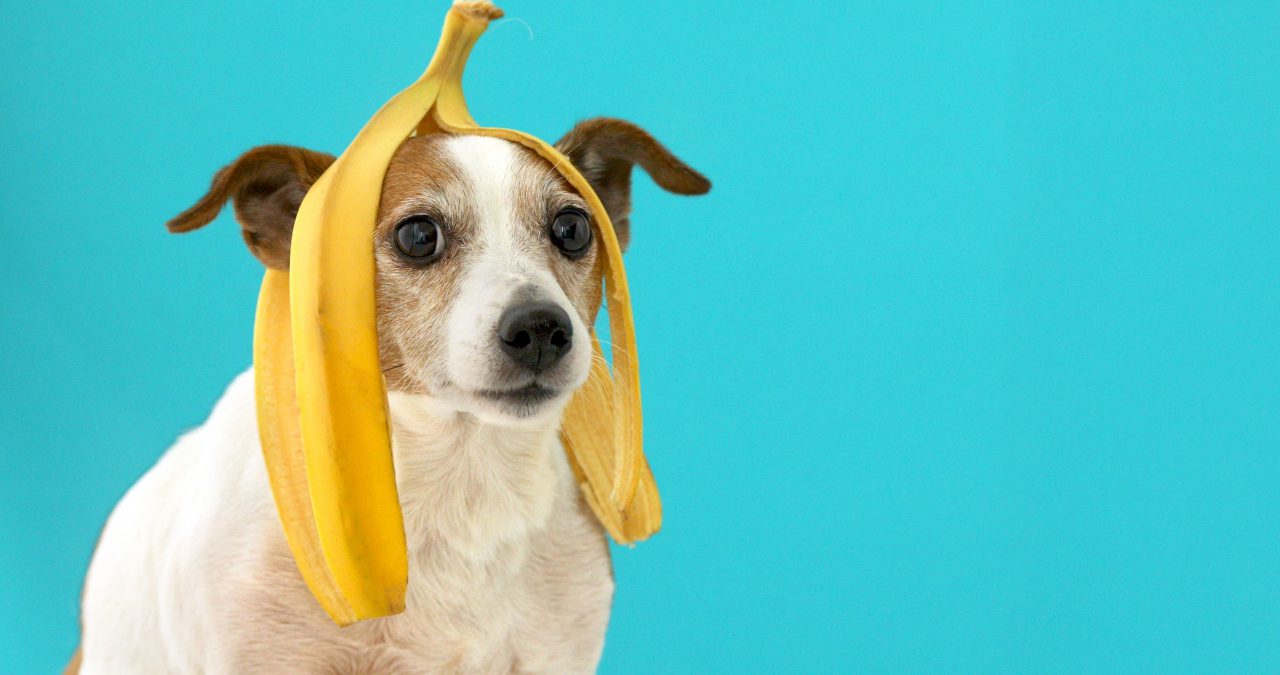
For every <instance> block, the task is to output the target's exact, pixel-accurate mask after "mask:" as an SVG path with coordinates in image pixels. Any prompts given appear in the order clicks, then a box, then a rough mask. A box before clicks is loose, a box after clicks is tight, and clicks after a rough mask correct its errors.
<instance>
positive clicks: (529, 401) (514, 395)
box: [476, 382, 560, 406]
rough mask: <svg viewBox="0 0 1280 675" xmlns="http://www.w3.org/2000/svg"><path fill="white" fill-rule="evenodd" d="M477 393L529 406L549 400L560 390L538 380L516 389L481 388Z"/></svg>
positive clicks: (495, 399)
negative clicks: (546, 385)
mask: <svg viewBox="0 0 1280 675" xmlns="http://www.w3.org/2000/svg"><path fill="white" fill-rule="evenodd" d="M476 394H478V395H480V396H481V397H482V398H487V399H489V400H490V401H499V402H502V403H514V404H516V405H521V406H528V405H536V404H538V403H543V402H545V401H549V400H551V399H553V398H555V397H556V396H558V395H559V394H560V391H559V390H558V389H552V388H550V387H545V386H543V385H541V384H538V383H537V382H530V383H529V384H526V385H525V386H523V387H516V388H514V389H480V390H478V391H476Z"/></svg>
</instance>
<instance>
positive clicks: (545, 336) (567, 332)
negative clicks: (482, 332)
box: [498, 302, 573, 373]
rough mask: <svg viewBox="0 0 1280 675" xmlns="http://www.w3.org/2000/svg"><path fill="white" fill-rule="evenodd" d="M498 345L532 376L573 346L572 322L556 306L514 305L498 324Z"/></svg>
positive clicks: (539, 304)
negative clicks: (530, 371) (532, 373)
mask: <svg viewBox="0 0 1280 675" xmlns="http://www.w3.org/2000/svg"><path fill="white" fill-rule="evenodd" d="M498 342H499V343H501V345H502V350H503V351H505V352H506V353H507V355H508V356H510V357H511V358H512V359H514V360H515V361H516V362H517V363H519V364H521V365H523V366H524V367H526V368H528V369H529V370H532V371H533V372H535V373H538V372H542V371H543V370H546V369H547V368H549V367H551V366H552V365H553V364H554V363H555V362H557V361H559V360H560V359H561V358H562V357H563V356H564V355H565V354H568V353H569V350H570V349H571V348H572V347H573V323H572V322H571V321H570V320H569V315H568V314H566V313H565V311H564V310H563V309H560V306H559V305H555V304H552V303H549V302H537V303H529V304H523V305H516V306H515V307H512V308H510V309H508V310H507V311H506V312H504V313H503V315H502V318H501V319H500V320H499V321H498Z"/></svg>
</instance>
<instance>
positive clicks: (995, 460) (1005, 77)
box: [0, 0, 1280, 673]
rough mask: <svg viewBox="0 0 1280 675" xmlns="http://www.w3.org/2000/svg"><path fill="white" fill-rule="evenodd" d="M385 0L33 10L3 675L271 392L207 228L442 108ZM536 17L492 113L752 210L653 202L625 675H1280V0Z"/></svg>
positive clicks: (436, 10)
mask: <svg viewBox="0 0 1280 675" xmlns="http://www.w3.org/2000/svg"><path fill="white" fill-rule="evenodd" d="M375 4H376V9H375V8H374V5H372V4H370V3H351V2H317V1H314V0H313V1H308V2H260V1H257V0H255V1H247V0H222V1H220V2H190V3H174V4H172V5H165V4H162V3H151V2H147V3H142V2H78V3H68V2H58V1H48V2H38V3H37V2H17V1H16V0H3V3H2V5H0V6H2V7H3V10H2V13H3V15H2V16H0V59H2V60H0V83H2V87H0V244H2V246H0V459H2V462H3V463H2V464H0V467H2V468H0V519H2V520H0V541H3V542H4V544H3V545H2V546H0V671H2V672H5V673H41V672H43V673H50V672H54V671H55V670H56V669H57V668H59V667H60V666H61V664H62V663H63V662H64V660H65V659H66V658H67V657H68V656H69V655H70V654H71V652H72V650H73V649H74V646H75V644H76V640H77V625H76V621H77V598H78V595H79V592H80V584H81V579H82V576H83V573H84V570H85V566H86V564H87V562H88V559H89V555H90V552H91V551H92V549H93V545H94V541H95V539H96V537H97V535H98V531H99V529H100V528H101V526H102V524H103V521H104V519H105V518H106V517H107V515H108V513H109V512H110V509H111V507H112V505H113V504H114V503H115V502H116V501H117V500H118V499H119V498H120V496H121V495H122V494H123V492H124V491H125V490H126V489H127V488H128V487H129V485H130V484H132V482H133V481H134V480H136V479H137V478H138V476H139V475H141V474H142V473H143V472H144V471H146V470H147V468H148V467H149V466H151V465H152V464H153V463H154V462H155V461H156V459H157V457H159V456H160V454H161V453H162V452H163V451H164V449H165V448H166V447H167V446H168V445H169V443H170V442H171V441H172V440H173V439H174V437H175V436H176V435H177V434H179V433H181V432H182V431H183V430H185V429H189V428H191V427H192V426H194V425H197V424H199V423H200V422H201V421H202V420H203V418H204V417H205V415H206V414H207V413H208V411H209V409H210V406H211V405H212V404H213V402H214V401H215V400H216V399H217V398H218V397H219V395H220V394H221V393H222V390H223V388H224V387H225V386H226V384H227V383H228V382H229V381H230V379H231V378H232V377H233V376H234V375H235V374H236V373H238V372H240V371H241V370H243V369H244V368H245V367H247V366H248V365H249V361H250V335H251V324H252V319H253V307H254V301H255V294H256V290H257V285H258V282H259V279H260V268H259V265H258V264H257V262H256V261H255V260H254V259H253V258H252V257H251V256H250V255H249V254H248V253H247V252H246V250H245V249H244V245H243V243H242V242H241V241H240V238H239V236H238V234H237V232H236V229H235V225H234V223H233V221H232V220H231V218H230V217H229V216H226V215H224V216H223V217H222V218H221V219H220V220H219V221H218V222H217V223H215V224H214V226H212V227H210V228H208V229H206V230H203V231H201V232H199V233H196V234H192V235H187V236H184V237H174V236H170V235H168V234H166V233H165V230H164V227H163V224H164V222H165V221H166V220H167V219H168V218H169V217H171V216H173V215H174V214H176V213H177V212H178V211H180V210H182V209H183V208H185V207H186V206H188V205H189V204H190V203H191V202H192V201H193V200H194V199H195V198H196V197H197V196H199V195H200V194H201V193H202V190H203V188H205V186H206V185H207V183H208V180H209V178H210V176H211V175H212V174H213V172H214V171H215V170H216V169H218V168H219V167H221V166H222V165H223V164H225V163H226V162H227V161H229V160H230V159H232V158H233V157H235V156H236V155H237V154H238V153H239V152H241V151H243V150H245V149H248V148H249V147H252V146H254V145H257V144H262V143H268V142H283V143H293V144H300V145H306V146H309V147H313V148H317V149H323V150H327V151H330V152H337V151H340V150H342V148H343V147H344V145H345V143H346V142H347V141H348V140H349V139H350V138H351V137H352V135H353V134H354V133H355V131H356V130H357V129H358V128H359V126H360V125H361V124H362V123H363V122H364V121H365V120H366V119H367V118H368V117H369V115H370V114H371V113H372V112H373V111H374V110H375V109H376V108H377V107H378V106H379V105H380V104H381V103H382V102H383V101H384V100H385V99H386V98H387V97H388V96H389V95H390V94H391V93H393V92H395V91H397V90H398V89H399V88H400V87H401V86H403V85H404V84H406V83H407V82H409V81H410V80H411V79H413V78H414V77H415V76H416V75H417V74H418V73H419V71H420V70H421V68H422V67H423V65H424V64H425V62H426V60H427V58H428V57H429V55H430V54H431V51H432V48H433V45H434V43H435V40H436V37H437V35H438V28H439V23H440V18H441V15H442V12H443V9H444V7H445V6H446V4H447V3H446V2H444V1H443V0H431V1H427V0H403V1H397V2H382V3H375ZM505 4H506V9H507V11H508V14H509V15H510V16H512V17H517V18H518V19H519V20H511V21H506V22H503V23H500V24H498V25H496V26H495V27H493V28H491V30H490V32H489V34H488V35H486V36H485V38H484V39H483V41H482V42H481V44H480V46H479V47H478V48H477V50H476V53H475V55H474V58H473V61H472V64H471V68H470V70H469V79H468V80H467V88H468V93H469V98H470V101H471V108H472V111H473V112H474V113H475V115H476V117H477V118H478V119H480V120H481V121H483V122H486V123H489V124H494V125H503V126H512V127H516V128H520V129H524V130H527V131H530V132H533V133H535V134H537V135H539V136H541V137H543V138H547V139H555V138H558V137H559V135H560V134H561V133H562V132H564V131H565V130H567V129H568V128H569V126H570V125H571V124H572V123H573V122H574V121H575V120H577V119H579V118H582V117H586V116H592V115H600V114H606V115H614V116H621V117H626V118H628V119H631V120H634V121H636V122H638V123H640V124H641V125H643V126H645V127H647V128H648V129H650V130H651V131H653V133H654V134H655V135H656V136H657V137H658V138H660V139H661V140H663V141H664V142H666V143H667V144H669V145H670V147H672V148H673V149H674V150H676V151H677V153H679V154H680V155H682V156H683V157H684V158H685V159H687V160H688V161H689V162H690V163H691V164H692V165H694V166H695V167H697V168H699V169H701V170H702V171H704V172H705V173H706V174H707V175H708V176H710V177H711V178H712V179H713V180H714V182H715V188H714V189H713V191H712V193H711V194H710V196H708V197H705V198H699V199H688V198H680V197H674V196H670V195H667V194H665V193H663V192H661V191H660V190H658V189H657V188H655V187H654V186H653V185H652V183H650V182H649V181H648V179H646V178H640V177H638V181H637V187H636V195H635V202H636V213H635V216H634V218H633V223H634V232H635V236H634V241H635V243H634V247H633V249H632V250H631V252H630V253H629V255H628V261H629V262H628V266H629V270H630V275H631V284H632V287H633V292H634V298H635V312H636V319H637V323H638V331H639V338H640V345H641V346H642V357H643V365H644V373H645V380H644V387H645V389H644V393H645V406H646V407H645V410H646V421H647V439H646V440H647V447H648V451H649V455H650V458H651V459H652V462H653V465H654V468H655V470H656V472H657V475H658V478H659V482H660V484H661V486H662V489H663V495H664V497H665V504H666V514H667V518H666V523H665V528H664V529H663V531H662V533H661V534H660V535H659V536H657V537H656V538H655V539H653V540H652V541H650V542H647V543H644V544H642V545H640V546H638V547H636V548H635V549H634V550H625V549H620V550H617V551H616V556H615V563H616V569H617V578H618V587H619V591H618V595H617V601H616V604H615V607H614V614H613V621H612V624H611V627H610V631H609V636H608V642H607V646H606V650H605V656H604V661H603V664H602V670H603V671H604V672H606V673H658V672H662V673H728V672H761V673H774V672H794V673H841V672H888V673H894V672H988V673H989V672H1012V673H1053V672H1061V673H1079V672H1131V673H1138V672H1178V671H1182V672H1277V671H1280V489H1278V488H1277V485H1278V484H1280V199H1277V195H1278V193H1280V190H1278V188H1280V3H1276V2H1256V3H1246V2H1222V3H1218V2H1215V3H1210V2H1201V3H1194V2H1191V3H1183V2H1177V3H1169V2H1124V1H1115V2H1100V3H1081V2H1035V3H1032V2H1014V1H1009V2H981V1H980V2H892V3H884V2H814V3H806V2H791V3H776V2H746V1H742V2H733V3H727V2H726V3H709V2H689V1H688V0H679V1H677V0H647V1H646V2H634V3H621V2H599V1H596V2H568V1H566V2H532V1H529V0H509V2H506V3H505ZM531 34H532V37H531Z"/></svg>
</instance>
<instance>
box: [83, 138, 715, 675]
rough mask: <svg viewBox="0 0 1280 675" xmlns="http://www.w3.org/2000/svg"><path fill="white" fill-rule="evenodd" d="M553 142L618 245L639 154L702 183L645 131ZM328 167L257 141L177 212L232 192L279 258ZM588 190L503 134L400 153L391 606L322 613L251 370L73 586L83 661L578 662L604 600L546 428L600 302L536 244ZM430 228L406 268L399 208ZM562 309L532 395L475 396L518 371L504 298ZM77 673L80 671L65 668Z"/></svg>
mask: <svg viewBox="0 0 1280 675" xmlns="http://www.w3.org/2000/svg"><path fill="white" fill-rule="evenodd" d="M558 147H559V148H560V149H561V151H562V152H564V153H565V154H566V155H568V156H569V157H570V159H571V160H572V161H573V162H574V164H575V165H576V166H577V167H578V168H579V169H580V170H581V171H582V172H583V173H584V175H585V176H586V177H587V178H588V180H589V181H590V182H591V183H592V186H593V188H594V189H595V190H596V192H597V194H598V195H599V196H600V197H601V199H602V201H603V202H604V203H605V206H606V209H607V210H608V211H609V216H610V219H611V220H612V221H613V223H614V225H615V227H616V228H617V234H618V235H619V238H620V240H622V241H623V242H624V243H625V242H626V241H628V240H629V238H630V231H629V230H630V228H629V219H628V211H629V197H630V185H629V183H630V173H631V166H632V165H633V164H636V163H638V164H640V165H641V166H642V167H644V168H645V169H646V170H647V171H648V172H649V173H650V175H652V176H653V177H654V179H655V181H656V182H657V183H658V184H659V185H661V186H662V187H664V188H666V189H668V190H671V191H673V192H677V193H682V194H700V193H702V192H705V191H706V190H707V189H709V188H710V184H709V183H708V182H707V181H706V179H705V178H703V177H702V176H701V175H699V174H698V173H697V172H695V171H693V170H692V169H690V168H689V167H687V166H686V165H684V164H683V163H682V162H680V160H678V159H676V158H675V157H674V156H672V155H671V154H670V153H669V152H668V151H667V150H666V149H665V148H663V147H662V146H661V145H659V144H658V143H657V142H656V141H654V140H653V139H652V138H651V137H650V136H649V135H648V134H647V133H645V132H644V131H643V130H641V129H639V128H638V127H636V126H634V125H632V124H630V123H628V122H623V121H621V120H612V119H596V120H589V121H587V122H583V123H581V124H579V125H578V126H576V127H575V128H574V129H573V130H572V131H571V132H570V133H569V134H568V135H566V136H565V137H564V138H563V139H562V140H561V141H560V143H559V144H558ZM332 161H333V158H332V157H331V156H329V155H325V154H323V153H317V152H313V151H309V150H304V149H301V148H292V147H286V146H264V147H261V148H256V149H254V150H251V151H249V152H248V153H246V154H245V155H244V156H242V157H241V158H240V159H238V160H237V161H236V162H234V163H233V164H231V165H229V166H228V167H226V168H225V169H223V170H222V171H220V172H219V173H218V174H217V176H216V177H215V178H214V181H213V184H212V186H211V187H210V190H209V193H208V194H207V195H206V196H205V197H204V198H203V199H201V200H200V201H199V202H198V203H197V204H196V205H195V206H193V207H192V208H191V209H189V210H188V211H187V212H185V213H183V214H181V215H180V216H178V217H177V218H175V219H174V221H172V222H171V223H170V229H172V230H174V231H188V230H191V229H195V228H197V227H200V226H203V225H204V224H206V223H208V222H209V221H211V220H213V218H214V217H215V216H216V215H217V213H218V211H219V210H220V209H221V207H222V205H223V204H224V203H225V202H226V201H228V200H231V201H233V202H234V204H235V210H236V215H237V218H238V220H239V221H240V223H241V226H242V229H243V235H244V238H245V241H246V243H247V244H248V246H249V248H250V250H251V251H252V252H253V253H254V255H256V256H257V257H258V258H259V259H260V260H261V261H262V262H263V263H264V264H265V265H267V266H269V267H273V268H277V269H287V267H288V261H289V255H288V253H289V242H290V234H291V231H292V225H293V217H294V215H295V214H296V212H297V208H298V205H299V204H300V203H301V200H302V197H303V196H304V195H305V194H306V191H307V189H308V188H309V187H310V185H311V184H312V183H313V182H314V181H315V180H316V179H317V178H318V177H319V175H320V174H321V173H322V172H323V171H324V169H325V168H326V167H327V166H328V165H329V164H330V163H331V162H332ZM566 206H568V207H574V206H576V207H584V206H585V203H584V202H583V199H582V197H581V196H580V195H578V194H576V193H575V192H574V191H573V190H572V189H571V188H570V187H569V186H568V184H567V183H566V182H565V181H564V180H563V179H562V178H561V177H560V176H559V175H558V174H556V173H555V172H554V171H553V170H552V169H551V167H550V166H549V165H548V164H546V163H545V162H544V161H543V160H541V159H539V158H538V157H537V156H536V155H534V154H533V153H532V152H530V151H528V150H527V149H524V148H522V147H519V146H517V145H515V144H512V143H508V142H506V141H502V140H497V139H493V138H484V137H479V136H426V137H418V138H412V139H410V140H408V141H406V142H405V144H404V145H402V146H401V148H400V149H399V151H398V152H397V154H396V157H395V159H394V160H393V161H392V163H391V166H390V168H389V170H388V173H387V177H386V180H385V181H384V186H383V193H382V198H381V204H380V207H379V216H378V222H377V228H376V231H375V232H374V233H371V236H373V238H374V248H375V251H376V261H377V270H378V278H377V300H378V331H379V343H380V350H381V359H382V367H383V368H384V369H385V371H386V375H387V382H388V387H389V389H390V395H389V398H390V408H391V417H392V428H393V452H394V455H395V467H396V477H397V481H398V487H399V491H400V499H401V505H402V508H403V511H404V517H405V530H406V535H407V540H408V545H409V551H410V561H409V586H408V592H407V597H406V611H405V612H404V613H403V614H400V615H396V616H392V617H387V618H383V619H374V620H369V621H364V622H360V623H357V624H355V625H352V626H349V627H347V628H338V627H337V626H335V625H334V624H333V623H332V622H331V621H330V620H329V619H328V617H327V616H326V615H325V614H324V612H323V611H322V610H321V609H320V607H319V605H318V604H317V603H316V602H315V600H314V599H313V598H312V597H311V594H310V593H309V591H308V590H307V588H306V586H305V585H304V584H303V582H302V579H301V576H300V575H299V573H298V570H297V567H296V565H295V563H294V561H293V558H292V556H291V555H290V552H289V549H288V546H287V545H286V543H285V540H284V536H283V531H282V530H281V527H280V522H279V518H278V515H277V513H276V509H275V505H274V503H273V501H272V498H271V493H270V489H269V487H268V484H267V478H266V472H265V467H264V465H263V461H262V459H261V450H260V446H259V444H258V433H257V425H256V419H255V408H254V390H253V376H252V372H247V373H244V374H242V375H240V376H239V377H237V378H236V379H235V381H233V382H232V384H231V386H230V388H229V389H228V391H227V393H226V394H225V395H224V396H223V398H222V400H221V401H219V402H218V404H217V405H216V407H215V408H214V410H213V413H212V414H211V415H210V417H209V419H208V421H207V422H206V423H205V424H204V425H203V426H201V427H199V428H197V429H196V430H194V431H192V432H190V433H188V434H187V435H185V436H183V437H182V438H181V439H179V441H178V442H177V444H176V445H175V446H174V447H173V448H171V449H170V450H169V451H168V453H166V454H165V456H164V457H163V458H162V459H161V460H160V462H159V463H158V464H157V465H156V466H155V467H154V468H153V469H152V470H151V471H149V472H148V473H147V474H146V475H145V476H143V477H142V479H141V480H139V481H138V483H137V484H136V485H135V486H134V487H133V488H132V489H131V490H129V492H128V494H126V495H125V497H124V498H123V499H122V500H121V502H120V504H119V505H118V506H117V507H116V509H115V511H114V513H113V514H112V515H111V518H110V519H109V520H108V522H107V526H106V529H105V530H104V532H103V534H102V538H101V540H100V542H99V545H98V549H97V551H96V553H95V555H94V559H93V562H92V564H91V566H90V569H89V573H88V576H87V579H86V582H85V591H84V599H83V612H82V623H83V643H82V646H83V650H82V652H81V653H80V654H77V659H79V660H80V663H79V664H78V666H79V672H81V673H84V674H86V675H88V674H97V673H126V672H129V673H175V672H180V673H273V672H279V673H392V672H412V673H422V672H484V673H490V672H503V673H506V672H550V673H570V672H589V671H591V670H593V669H594V667H595V665H596V663H597V661H598V660H599V658H600V653H601V649H602V647H603V640H604V632H605V627H606V625H607V623H608V618H609V609H610V604H611V601H612V594H613V579H612V571H611V567H610V562H609V550H608V547H607V544H606V541H605V538H604V535H603V532H602V530H601V528H600V526H599V524H598V523H597V522H596V520H595V518H594V516H593V515H592V514H591V512H590V511H589V509H588V508H587V507H586V505H585V503H584V502H583V500H582V497H581V495H580V494H579V493H578V488H577V485H576V483H575V480H574V477H573V475H572V472H571V470H570V468H569V466H568V464H567V461H566V459H565V457H564V451H563V449H562V447H561V446H560V442H559V439H558V435H557V429H558V426H559V419H560V413H561V411H562V410H563V406H564V405H565V404H566V403H567V401H568V399H569V397H570V396H571V395H572V392H573V391H574V389H576V388H577V387H578V386H580V385H581V384H582V382H583V381H584V380H585V378H586V377H587V373H588V369H589V366H590V358H591V356H590V348H589V344H588V340H587V339H586V336H587V335H588V334H589V332H588V328H589V327H590V326H591V325H592V324H593V322H594V320H595V316H596V313H597V310H598V309H599V307H600V300H601V287H600V283H599V279H600V265H601V264H602V254H600V253H598V242H593V244H592V245H591V250H590V251H589V252H588V253H587V254H586V255H584V256H582V257H579V258H570V257H567V256H565V255H562V254H561V253H560V251H559V250H558V249H556V248H555V246H554V245H553V244H551V243H550V241H549V240H548V236H547V224H548V222H549V219H551V218H554V217H555V214H556V213H557V212H558V210H559V209H561V208H564V207H566ZM418 214H426V215H430V216H432V217H433V218H435V219H436V220H437V221H438V222H440V223H441V224H442V227H443V228H444V231H445V236H446V242H447V244H446V246H447V250H446V252H445V253H444V254H443V256H442V258H441V259H440V260H438V261H437V262H435V263H432V264H431V265H428V266H425V267H423V266H416V265H413V264H411V263H409V262H406V261H405V260H404V259H403V258H401V257H400V256H399V255H398V254H397V252H396V249H395V243H394V242H395V239H394V237H395V234H394V233H395V228H396V225H397V223H399V222H400V221H401V220H402V219H403V218H405V217H407V216H410V215H418ZM531 300H536V301H540V302H549V303H554V304H556V305H558V306H560V307H561V308H562V309H564V310H565V311H566V312H567V313H568V315H569V316H570V317H571V322H572V324H573V325H572V329H573V333H574V335H576V336H579V337H578V338H577V339H576V340H575V344H574V346H573V347H572V349H571V350H570V351H569V353H568V354H567V356H565V358H564V359H562V360H561V361H560V362H559V363H557V364H556V365H555V366H554V367H552V368H549V369H548V370H547V371H545V372H543V373H539V374H538V375H537V376H536V380H537V382H538V383H539V384H542V385H544V386H546V387H549V388H552V389H554V390H555V391H556V392H557V393H556V395H555V396H554V397H552V398H550V399H549V400H545V401H542V400H539V401H534V402H529V401H522V400H518V399H516V398H512V397H501V396H499V397H494V396H492V395H486V394H484V393H483V392H485V391H493V390H498V391H502V390H510V389H515V388H518V387H521V386H524V385H526V384H529V382H530V381H531V379H532V378H534V376H533V375H530V374H529V373H528V372H527V371H521V370H520V369H519V368H518V367H516V364H514V363H513V362H512V361H511V360H510V359H509V358H507V357H506V356H504V354H502V352H501V351H500V350H499V349H498V345H497V340H496V325H497V322H498V317H499V315H501V314H502V312H503V311H504V309H505V308H507V307H509V306H511V305H512V304H513V303H518V302H527V301H531ZM76 665H77V664H74V663H73V668H74V666H76Z"/></svg>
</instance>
